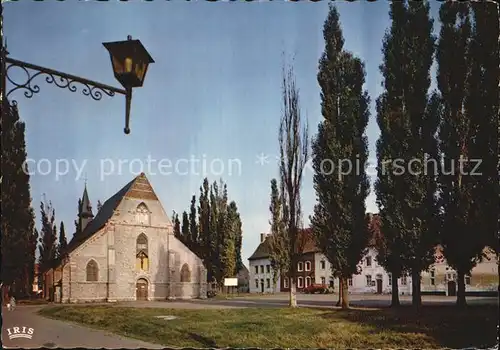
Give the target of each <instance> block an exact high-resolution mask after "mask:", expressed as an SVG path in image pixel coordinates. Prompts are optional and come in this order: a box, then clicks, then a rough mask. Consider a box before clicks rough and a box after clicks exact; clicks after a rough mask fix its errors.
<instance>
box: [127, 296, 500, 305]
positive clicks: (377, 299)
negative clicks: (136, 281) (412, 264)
mask: <svg viewBox="0 0 500 350" xmlns="http://www.w3.org/2000/svg"><path fill="white" fill-rule="evenodd" d="M349 297H350V304H351V306H355V307H387V306H389V305H390V303H391V296H390V295H350V296H349ZM399 299H400V302H401V304H402V305H410V304H411V296H400V297H399ZM337 300H338V295H332V294H327V295H325V294H314V295H311V294H298V295H297V304H298V305H299V306H302V307H319V308H324V307H332V306H334V305H335V304H336V303H337ZM455 302H456V297H446V296H422V303H423V305H453V304H455ZM467 303H468V304H469V305H498V298H484V297H468V298H467ZM133 304H135V303H132V305H130V306H133ZM182 304H184V305H186V306H185V307H186V308H187V307H189V308H213V307H214V306H219V307H240V308H245V307H271V308H273V307H283V306H286V305H288V294H286V293H278V294H274V295H264V296H246V297H237V298H232V299H227V300H220V299H206V300H191V301H177V302H175V306H174V304H171V303H170V302H157V303H155V305H151V307H165V308H171V307H172V308H174V307H175V308H177V307H181V308H182ZM138 307H141V306H138Z"/></svg>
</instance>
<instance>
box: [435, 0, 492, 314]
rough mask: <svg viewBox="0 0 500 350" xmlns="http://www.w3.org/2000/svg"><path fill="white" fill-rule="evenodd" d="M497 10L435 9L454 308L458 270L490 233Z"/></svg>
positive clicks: (472, 261)
mask: <svg viewBox="0 0 500 350" xmlns="http://www.w3.org/2000/svg"><path fill="white" fill-rule="evenodd" d="M479 5H480V6H479ZM490 5H491V6H490ZM497 14H498V12H496V9H495V6H494V4H488V3H482V4H474V6H472V4H467V3H462V2H460V3H455V2H450V3H449V2H446V3H443V4H442V5H441V8H440V11H439V17H440V20H441V22H442V27H441V32H440V39H439V44H438V51H437V63H438V75H437V76H438V88H439V91H440V93H441V98H442V108H443V110H442V121H441V125H440V133H439V138H440V141H441V142H440V146H441V150H442V152H443V162H444V169H445V170H446V172H443V173H442V174H441V177H440V185H441V186H440V187H441V193H440V195H441V205H442V211H443V222H442V225H443V230H442V237H441V240H442V245H443V253H444V255H445V258H446V261H447V263H448V264H449V265H450V266H451V267H453V268H454V269H455V270H456V271H457V284H458V290H457V305H458V306H465V305H466V299H465V281H464V279H465V275H466V274H468V273H470V271H471V270H472V268H473V267H474V266H475V265H476V264H477V263H478V262H480V261H481V260H482V258H483V250H484V247H485V246H486V245H488V244H490V243H491V242H492V241H493V240H492V239H491V238H492V237H493V236H494V235H495V234H498V233H497V232H498V231H497V232H494V231H496V230H498V227H496V228H495V222H494V221H495V218H496V219H497V220H498V215H499V214H498V172H497V170H496V169H495V168H496V166H495V165H494V164H493V163H494V162H495V161H496V162H498V147H497V148H496V149H495V146H498V144H497V142H498V99H499V88H498V76H499V75H498V74H499V73H498V62H499V61H498V60H499V58H498V55H499V52H498V42H494V41H495V40H497V38H498V17H497ZM490 31H491V32H490ZM479 55H483V56H482V57H481V56H479ZM495 122H496V123H497V124H496V125H495ZM495 127H496V128H495ZM495 129H496V130H495ZM495 139H496V140H495ZM478 159H480V160H481V163H480V164H479V166H478V167H476V166H477V160H478ZM488 181H491V182H492V183H493V184H488V183H485V182H488ZM491 215H493V218H491ZM497 244H498V242H497Z"/></svg>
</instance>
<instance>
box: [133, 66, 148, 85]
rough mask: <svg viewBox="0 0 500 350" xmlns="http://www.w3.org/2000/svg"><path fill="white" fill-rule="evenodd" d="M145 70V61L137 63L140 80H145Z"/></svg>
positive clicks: (137, 74) (136, 68)
mask: <svg viewBox="0 0 500 350" xmlns="http://www.w3.org/2000/svg"><path fill="white" fill-rule="evenodd" d="M145 72H146V64H144V62H139V63H137V64H136V65H135V75H136V77H137V79H138V80H139V81H141V82H142V81H143V79H144V73H145Z"/></svg>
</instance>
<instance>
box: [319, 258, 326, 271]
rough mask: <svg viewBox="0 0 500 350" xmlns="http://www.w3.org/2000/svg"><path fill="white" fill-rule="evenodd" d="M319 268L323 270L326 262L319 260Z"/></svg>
mask: <svg viewBox="0 0 500 350" xmlns="http://www.w3.org/2000/svg"><path fill="white" fill-rule="evenodd" d="M319 266H320V269H321V270H324V269H325V267H326V262H325V261H324V260H321V261H320V262H319Z"/></svg>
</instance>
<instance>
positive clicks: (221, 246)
mask: <svg viewBox="0 0 500 350" xmlns="http://www.w3.org/2000/svg"><path fill="white" fill-rule="evenodd" d="M172 222H173V225H174V235H175V236H176V237H177V238H178V239H179V240H180V241H181V242H183V243H184V244H185V245H186V246H187V247H188V248H189V249H190V250H191V251H193V252H195V253H196V254H197V255H198V256H199V257H200V258H201V259H202V260H203V262H204V264H205V267H206V268H207V274H208V281H216V282H217V283H218V285H219V286H221V285H222V283H223V281H224V278H230V277H234V276H235V275H236V274H237V272H238V271H239V270H240V269H241V268H242V267H243V262H242V259H241V244H242V222H241V218H240V214H239V212H238V207H237V205H236V202H235V201H229V197H228V191H227V184H226V183H224V182H223V181H222V180H220V181H219V182H218V183H217V182H213V183H212V184H210V183H209V181H208V178H205V179H204V180H203V184H202V185H201V187H200V195H199V200H198V206H197V205H196V196H195V195H193V196H192V198H191V206H190V209H189V214H188V212H187V211H184V212H183V213H182V215H181V217H179V214H177V213H175V212H174V214H173V217H172Z"/></svg>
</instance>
